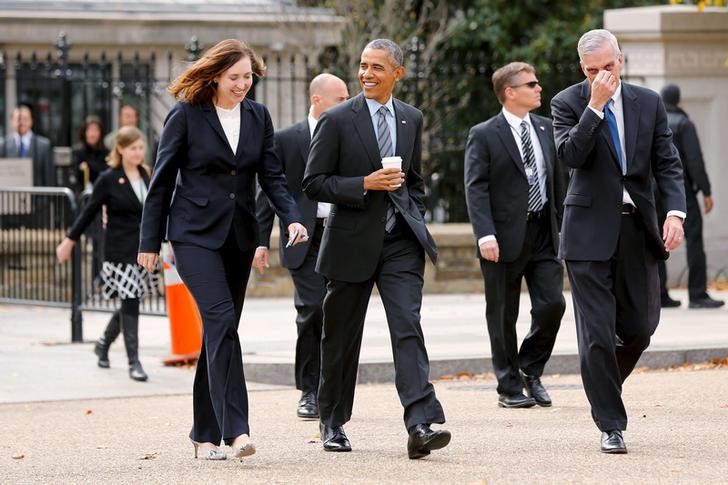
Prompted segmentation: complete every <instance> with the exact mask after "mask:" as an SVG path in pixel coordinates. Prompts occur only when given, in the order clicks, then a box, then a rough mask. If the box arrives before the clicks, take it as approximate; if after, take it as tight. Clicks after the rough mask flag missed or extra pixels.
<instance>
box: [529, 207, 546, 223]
mask: <svg viewBox="0 0 728 485" xmlns="http://www.w3.org/2000/svg"><path fill="white" fill-rule="evenodd" d="M545 215H546V209H545V208H542V209H541V210H537V211H528V213H527V214H526V220H527V221H535V220H536V219H541V218H542V217H544V216H545Z"/></svg>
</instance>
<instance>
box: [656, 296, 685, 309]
mask: <svg viewBox="0 0 728 485" xmlns="http://www.w3.org/2000/svg"><path fill="white" fill-rule="evenodd" d="M660 305H661V306H662V308H677V307H679V306H680V305H681V303H680V300H673V299H672V298H670V295H662V296H661V297H660Z"/></svg>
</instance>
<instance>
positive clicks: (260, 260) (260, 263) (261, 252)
mask: <svg viewBox="0 0 728 485" xmlns="http://www.w3.org/2000/svg"><path fill="white" fill-rule="evenodd" d="M269 256H270V251H268V248H266V247H263V246H261V247H259V248H257V249H256V250H255V256H253V268H255V269H256V270H258V273H260V274H265V269H266V268H270V265H269V264H268V257H269Z"/></svg>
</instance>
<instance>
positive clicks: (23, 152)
mask: <svg viewBox="0 0 728 485" xmlns="http://www.w3.org/2000/svg"><path fill="white" fill-rule="evenodd" d="M18 156H19V157H21V158H23V157H27V156H28V147H27V146H26V145H25V143H23V139H22V138H21V139H20V144H19V145H18Z"/></svg>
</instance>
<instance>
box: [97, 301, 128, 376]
mask: <svg viewBox="0 0 728 485" xmlns="http://www.w3.org/2000/svg"><path fill="white" fill-rule="evenodd" d="M120 332H121V325H120V323H119V310H116V311H115V312H114V313H113V314H112V315H111V319H109V323H108V324H107V325H106V329H105V330H104V334H103V335H102V336H101V338H99V339H98V340H97V341H96V345H94V353H95V354H96V355H97V356H98V357H99V361H98V363H97V364H98V366H99V367H101V368H102V369H108V368H109V367H110V366H111V363H110V362H109V347H111V344H112V343H113V342H114V340H116V337H118V336H119V333H120Z"/></svg>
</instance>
